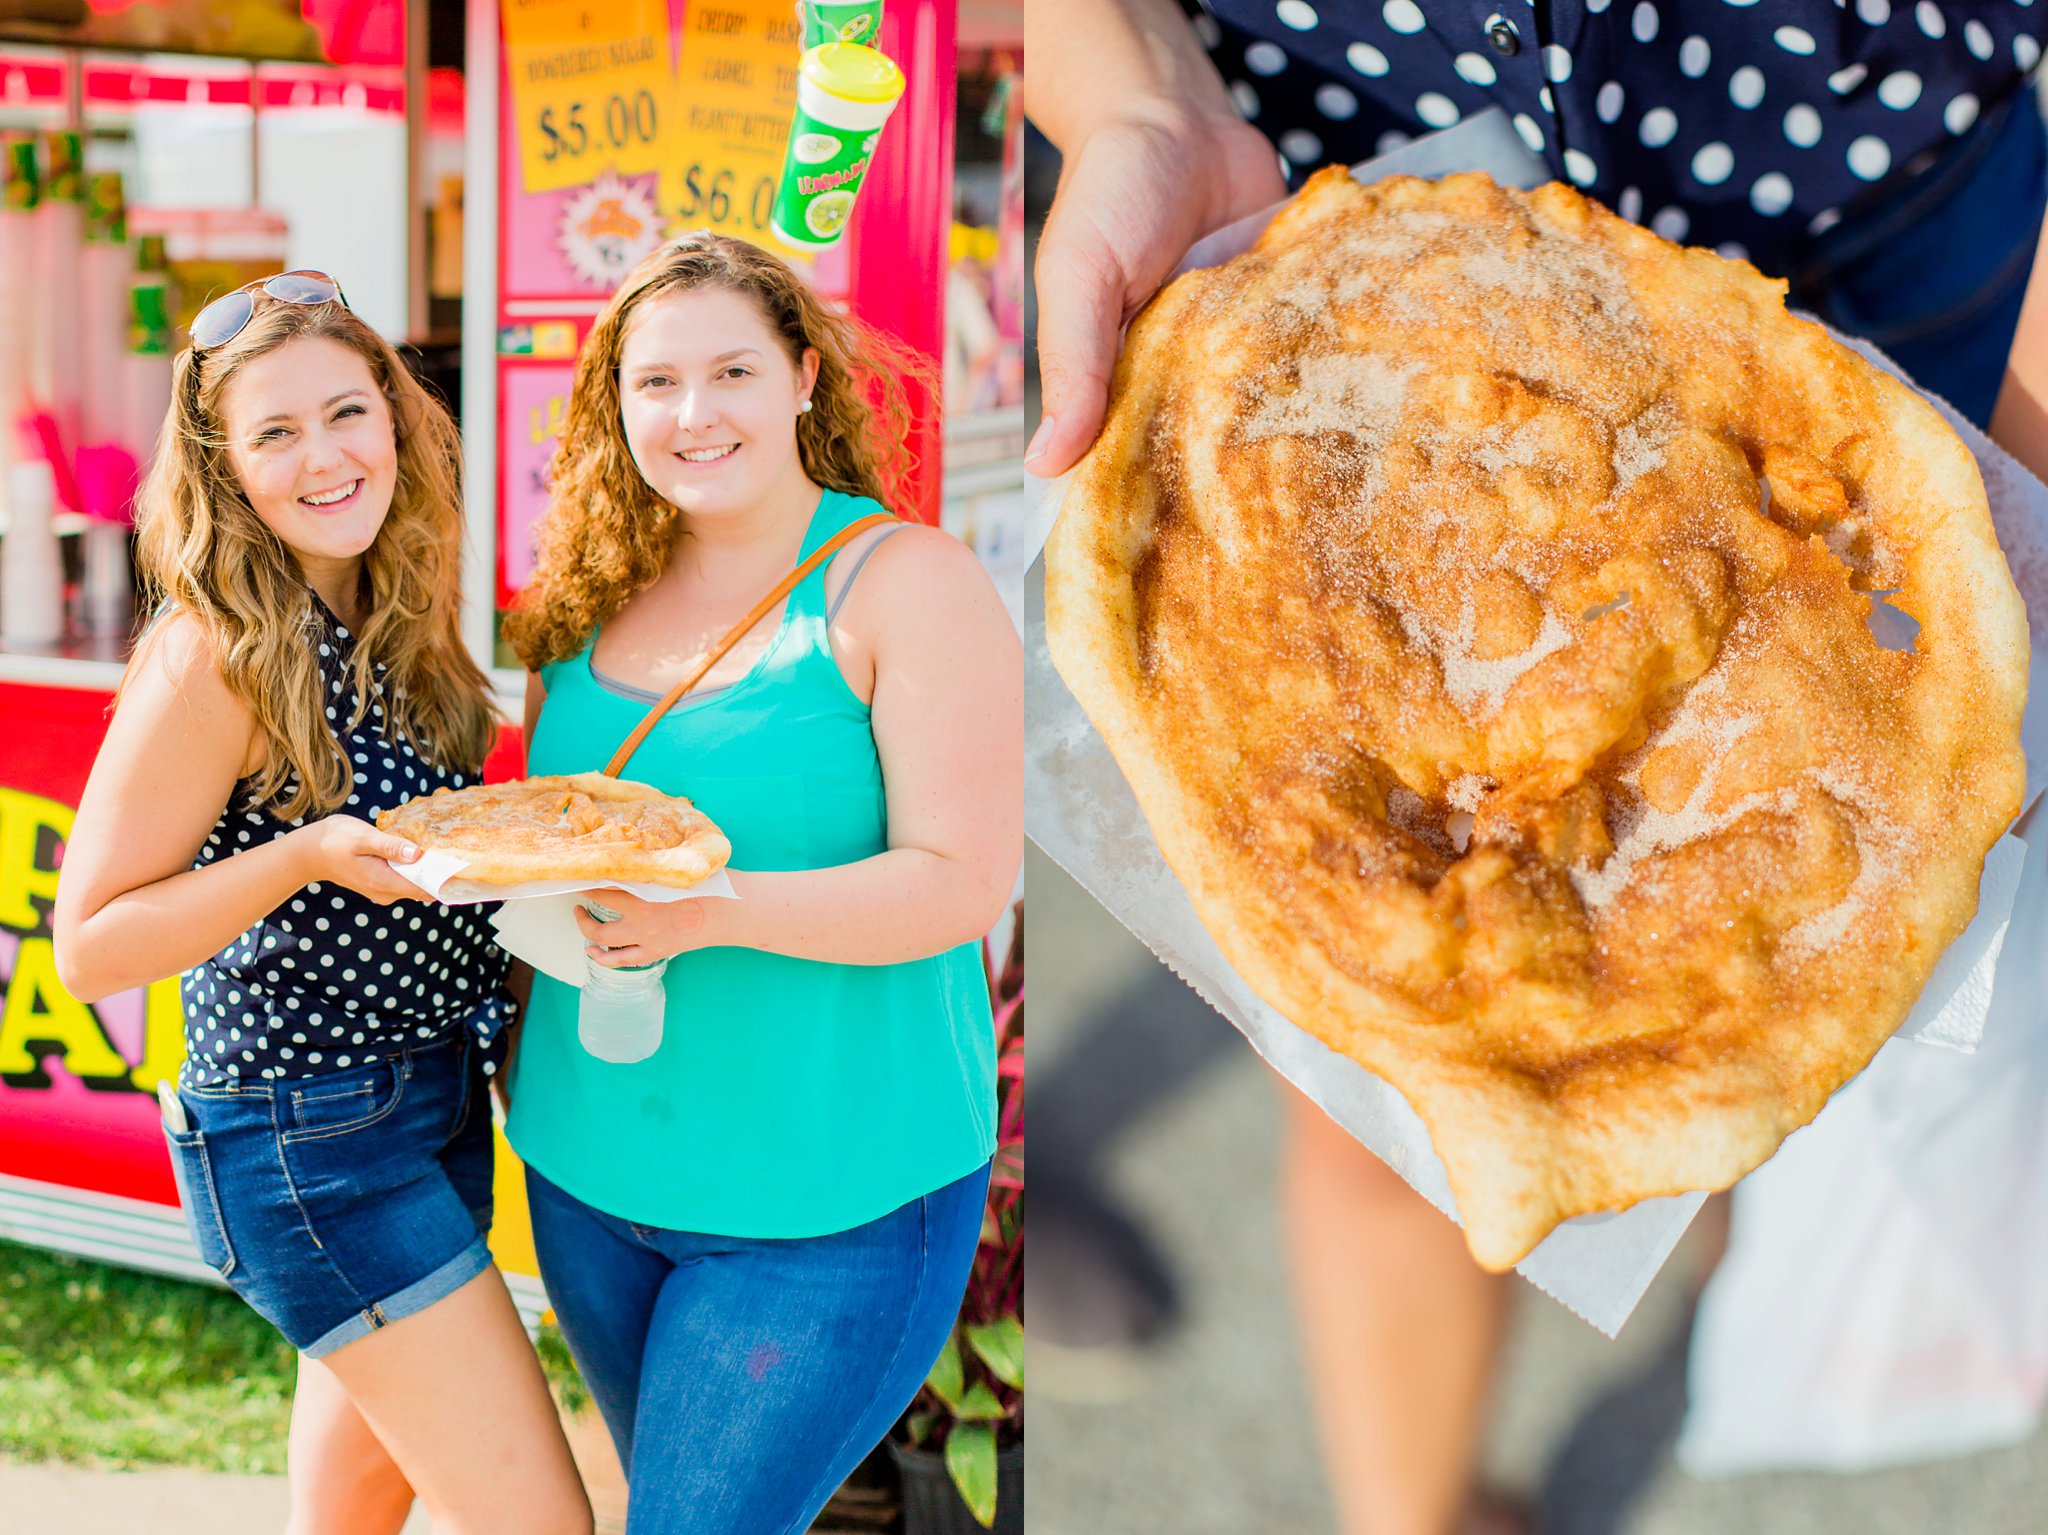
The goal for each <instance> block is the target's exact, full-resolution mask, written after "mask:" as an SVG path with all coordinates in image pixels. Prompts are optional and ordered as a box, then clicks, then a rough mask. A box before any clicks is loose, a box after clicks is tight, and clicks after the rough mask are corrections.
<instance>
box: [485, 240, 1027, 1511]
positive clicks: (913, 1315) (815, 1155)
mask: <svg viewBox="0 0 2048 1535" xmlns="http://www.w3.org/2000/svg"><path fill="white" fill-rule="evenodd" d="M904 367H905V363H904V361H903V359H902V358H901V357H900V356H899V355H898V354H897V353H896V351H895V350H894V349H893V348H891V347H890V346H888V345H887V344H886V343H884V342H883V341H881V339H880V338H878V337H876V336H874V335H872V334H871V333H869V332H867V331H866V330H865V329H864V328H862V327H861V326H860V325H858V324H857V323H855V322H853V321H852V320H849V319H847V318H845V317H843V316H840V315H836V314H834V313H833V312H832V311H831V310H830V309H829V308H827V306H826V305H825V304H824V303H823V302H821V301H820V300H819V299H818V297H817V296H816V295H815V294H814V293H812V292H811V291H810V290H809V288H807V287H806V286H805V284H804V283H803V281H802V280H801V279H800V278H798V277H797V276H796V274H795V273H793V272H792V271H791V270H790V269H789V268H788V267H787V266H785V265H784V264H783V263H782V262H780V261H777V260H776V259H774V258H773V257H771V256H769V255H767V254H766V253H764V252H762V251H760V250H757V249H755V248H754V247H753V246H750V245H747V244H745V243H743V242H741V241H737V240H731V239H726V238H722V237H719V236H715V235H710V234H702V233H700V234H694V235H691V236H688V237H686V238H684V239H683V240H680V241H678V242H676V243H675V244H673V245H669V246H666V247H664V248H662V249H661V250H659V251H657V252H655V253H654V254H653V255H651V256H649V257H648V258H647V259H646V260H645V261H643V262H642V263H641V264H640V266H639V267H637V268H636V269H635V270H634V271H633V272H632V273H631V274H630V275H629V276H628V277H627V279H626V281H625V283H624V285H623V286H622V287H621V288H620V289H619V291H618V292H617V294H615V295H614V297H613V298H612V300H611V301H610V303H609V304H608V305H607V306H606V308H605V310H604V312H603V313H602V314H601V315H599V317H598V319H597V322H596V324H595V326H594V327H593V329H592V332H591V335H590V338H589V340H588V342H587V343H586V345H585V348H584V352H583V355H582V358H581V360H580V361H579V363H578V365H577V370H576V378H575V384H574V388H573V391H572V394H571V397H570V402H569V409H568V414H567V419H566V421H565V423H564V431H563V441H562V445H561V448H560V449H559V451H558V453H557V455H556V458H555V461H554V466H553V489H552V497H551V501H550V504H549V509H548V512H547V514H546V516H545V517H544V519H543V520H542V523H541V526H540V530H539V544H540V548H539V567H538V572H537V574H536V577H535V579H534V582H533V585H532V587H531V588H530V589H529V591H528V592H527V593H526V594H525V596H524V598H523V599H522V602H521V604H520V607H519V609H518V611H517V612H515V614H514V615H513V616H512V618H511V619H510V620H509V621H508V623H507V626H506V633H507V636H508V638H509V639H510V640H511V642H512V644H513V645H514V646H515V648H516V649H517V650H518V652H519V654H520V655H521V657H522V658H523V659H524V660H525V662H526V663H527V665H528V667H529V668H530V672H529V680H528V693H527V727H528V742H529V768H530V771H532V772H534V773H537V774H541V773H569V772H577V771H584V770H589V769H592V768H597V767H602V766H603V765H604V764H605V763H606V761H607V760H608V759H609V758H610V757H611V755H612V753H613V752H614V751H615V750H616V749H617V748H618V746H619V745H620V743H621V742H622V741H624V740H625V738H626V737H627V736H628V735H629V734H630V733H631V732H632V731H633V729H634V727H635V726H637V725H638V724H639V723H640V721H641V719H642V717H643V716H644V715H645V714H646V712H647V710H648V708H649V706H650V704H651V703H653V702H654V701H656V700H658V699H659V698H660V697H661V696H662V694H663V693H664V692H665V691H666V690H667V689H668V688H669V687H670V685H671V684H672V683H674V682H675V681H677V680H679V679H680V678H681V677H682V676H683V675H684V674H685V673H686V672H687V671H688V670H690V668H691V666H692V663H694V662H698V661H700V660H701V659H702V658H703V657H704V656H706V655H707V654H709V653H710V652H711V650H712V648H713V647H714V645H715V643H716V642H717V641H718V640H719V639H720V637H721V636H723V635H724V634H726V632H727V631H728V630H729V629H731V628H733V627H734V626H735V625H736V624H737V623H739V621H740V620H742V619H743V618H744V617H745V615H747V614H748V612H749V611H750V610H751V609H752V608H753V607H754V606H755V604H756V603H757V601H758V600H759V599H761V598H762V597H763V596H764V594H766V593H768V592H770V591H771V590H773V589H774V588H775V586H776V584H777V582H778V581H779V580H780V579H781V578H782V577H783V576H785V575H786V574H788V573H789V572H790V571H791V570H793V569H795V568H796V567H797V566H798V565H799V563H800V562H802V561H803V560H805V559H806V558H807V557H809V556H811V555H813V554H815V553H817V552H819V551H821V550H824V549H825V548H826V547H827V546H828V544H829V543H830V541H831V540H832V539H833V538H834V537H835V535H838V534H840V533H841V532H842V531H844V530H846V529H849V528H851V527H854V526H855V525H856V524H860V523H862V522H863V520H864V519H867V518H871V517H873V516H874V515H875V514H877V513H879V512H880V511H881V510H882V503H883V502H885V501H886V499H887V497H888V494H889V484H890V482H891V480H892V479H894V478H897V477H898V476H899V475H900V471H901V468H902V465H901V461H900V459H898V458H896V457H895V455H899V454H900V453H901V452H902V448H901V444H902V442H903V439H904V436H905V431H904V426H905V421H906V419H907V418H906V414H905V411H904V407H903V403H902V392H901V386H900V375H901V373H902V371H903V369H904ZM892 471H894V472H892ZM1022 730H1023V719H1022V662H1021V653H1020V647H1019V644H1018V638H1017V634H1016V631H1015V629H1014V627H1013V626H1012V624H1011V622H1010V620H1009V618H1008V616H1007V615H1006V614H1005V612H1004V611H1003V608H1002V605H1001V603H1000V601H999V600H998V598H997V596H996V593H995V591H994V589H993V587H992V586H991V584H990V582H989V580H988V578H987V577H986V575H985V574H984V573H983V572H982V570H981V567H980V566H979V564H978V563H977V562H976V561H975V559H974V557H973V556H972V555H971V554H970V553H969V552H968V551H967V550H966V549H964V548H962V547H961V546H960V545H959V544H958V543H956V542H955V541H954V540H952V539H951V538H949V537H947V536H946V535H945V534H943V533H940V532H938V531H936V530H934V529H930V528H925V527H920V526H917V525H915V524H910V523H901V522H895V521H893V520H891V521H887V522H883V523H881V524H879V525H877V526H874V527H871V528H866V529H865V530H864V531H861V532H860V533H858V535H857V536H855V537H853V538H852V539H851V540H850V541H848V542H846V543H845V544H844V546H843V547H840V548H839V549H838V550H837V551H836V552H835V553H832V554H831V555H830V556H829V558H827V559H825V560H824V561H823V562H822V563H821V564H820V565H819V566H818V567H817V568H816V569H814V570H813V571H812V572H811V573H810V574H809V575H807V576H806V577H805V578H804V579H803V580H802V581H800V582H799V583H798V584H797V585H796V586H795V588H794V589H793V590H792V591H791V593H790V595H789V596H788V598H787V600H786V601H784V602H783V603H781V604H780V605H779V607H777V608H776V609H775V610H774V611H772V612H770V613H769V614H768V615H767V616H766V617H765V618H764V619H763V620H762V621H761V622H760V623H758V624H756V625H755V626H754V627H753V628H752V629H751V630H749V631H748V632H747V634H746V636H745V637H744V638H743V639H741V640H740V641H739V642H738V643H737V644H736V645H735V646H734V647H733V648H732V649H731V650H730V651H728V652H727V653H725V655H724V656H723V657H722V658H721V659H719V660H718V661H717V663H716V664H715V665H714V666H713V667H712V668H711V670H710V672H709V673H708V674H707V675H706V676H705V677H704V678H703V680H702V681H701V682H700V683H699V684H698V686H697V687H696V688H695V690H694V691H692V692H690V693H689V694H688V695H686V696H685V697H684V698H683V700H682V701H681V702H680V703H679V704H678V705H676V706H675V707H674V708H673V709H672V710H671V711H670V712H669V713H668V714H667V715H665V716H664V717H663V718H662V720H661V721H660V723H659V724H657V725H656V726H655V727H654V729H653V731H652V733H651V734H650V735H649V736H648V737H647V738H646V740H645V742H644V743H643V744H642V745H641V746H640V747H639V748H638V750H637V752H636V753H635V754H634V756H633V757H632V760H631V762H630V764H629V766H628V767H627V768H626V770H625V773H626V776H628V777H631V778H634V779H638V780H642V781H645V782H648V783H651V784H653V785H655V786H656V787H658V788H660V789H662V790H664V791H666V792H669V793H675V794H683V795H687V796H688V797H689V798H691V799H693V800H695V801H696V802H697V804H698V805H699V806H700V807H701V808H702V809H703V810H704V811H705V812H706V813H707V814H709V815H710V816H711V818H712V819H713V820H714V821H716V822H717V823H718V824H719V826H720V827H721V828H722V829H723V830H724V831H725V833H726V834H727V836H728V837H729V838H730V839H731V841H732V846H733V858H732V862H733V866H734V872H733V874H732V882H733V885H734V887H735V889H736V890H737V892H738V894H739V896H740V899H738V900H736V901H727V900H717V899H702V900H691V901H679V902H671V903H666V904H652V903H647V902H642V901H637V900H635V899H634V898H632V897H631V896H629V895H626V894H624V893H623V892H610V893H601V894H600V897H599V898H600V899H601V900H602V902H603V903H604V904H605V905H606V906H608V907H610V908H612V909H613V910H615V911H617V912H619V913H621V915H620V916H619V917H618V919H617V920H616V921H611V922H607V923H605V924H602V925H600V924H599V923H597V922H595V921H594V920H591V919H590V918H589V917H587V916H584V917H582V918H581V919H580V920H581V921H582V922H583V925H584V932H585V936H586V938H587V940H588V941H589V946H590V947H589V953H590V957H591V960H592V962H593V963H596V964H599V965H604V966H611V967H643V966H647V965H651V964H654V963H656V962H659V961H666V962H667V969H666V974H665V978H664V982H665V987H666V1019H665V1026H664V1030H663V1037H662V1041H661V1044H660V1046H659V1048H658V1049H657V1050H656V1052H655V1053H654V1054H653V1055H652V1056H650V1057H649V1058H648V1059H646V1060H644V1061H641V1062H638V1063H635V1064H632V1065H617V1064H610V1063H607V1062H604V1061H600V1060H597V1059H595V1058H593V1057H592V1056H590V1055H588V1054H586V1053H585V1052H583V1051H582V1050H581V1049H580V1048H579V1047H578V1044H577V1035H576V1022H577V993H576V991H575V990H574V989H573V988H571V987H569V986H565V985H562V984H561V983H559V982H556V981H553V980H551V979H549V978H548V977H546V976H539V977H536V979H535V982H534V991H533V997H532V1002H531V1005H530V1008H529V1011H528V1015H527V1018H526V1022H525V1026H524V1032H525V1037H524V1039H523V1041H522V1043H521V1046H520V1065H519V1075H518V1081H517V1084H516V1091H515V1093H514V1095H513V1105H512V1113H511V1119H510V1123H509V1126H508V1132H509V1134H510V1136H511V1139H512V1142H513V1145H514V1146H515V1147H516V1148H517V1149H518V1151H519V1152H520V1154H521V1155H522V1156H523V1157H524V1158H525V1159H526V1162H527V1167H528V1190H529V1195H530V1200H531V1204H532V1209H533V1222H534V1234H535V1239H536V1244H537V1246H538V1248H539V1252H540V1259H541V1267H542V1273H543V1276H544V1278H545V1279H546V1281H547V1285H548V1291H549V1294H550V1296H551V1298H552V1299H553V1301H554V1304H555V1308H556V1312H557V1314H558V1315H559V1317H560V1318H561V1322H562V1328H563V1332H564V1334H565V1336H566V1337H567V1338H568V1340H569V1345H570V1348H571V1350H572V1351H573V1352H574V1354H575V1356H576V1359H577V1362H578V1363H579V1364H580V1365H581V1367H582V1369H583V1371H584V1374H585V1376H586V1378H587V1379H588V1380H589V1382H590V1385H591V1389H592V1393H593V1395H594V1396H595V1397H596V1399H597V1402H598V1405H599V1407H600V1409H601V1410H602V1411H603V1413H604V1416H605V1420H606V1422H607V1424H608V1425H609V1427H610V1429H611V1432H612V1436H613V1438H614V1440H615V1441H616V1443H617V1445H618V1448H619V1452H620V1456H621V1458H622V1460H623V1461H624V1462H625V1464H626V1467H627V1472H628V1478H629V1482H630V1485H631V1500H632V1501H631V1514H630V1518H631V1521H632V1527H633V1529H634V1531H635V1532H636V1535H670V1532H681V1531H689V1532H693V1535H702V1532H712V1531H721V1532H722V1531H733V1532H747V1535H754V1532H760V1531H769V1530H801V1529H803V1528H804V1527H805V1526H806V1525H807V1524H808V1523H809V1521H810V1519H811V1518H812V1516H813V1515H815V1513H816V1512H817V1510H818V1508H819V1507H820V1506H821V1505H822V1504H823V1503H824V1501H825V1499H826V1498H827V1497H828V1496H829V1495H830V1493H831V1492H832V1490H833V1488H834V1487H836V1486H837V1485H838V1483H839V1482H840V1480H842V1479H843V1478H844V1477H845V1475H846V1473H847V1472H848V1471H849V1470H850V1469H851V1468H852V1467H853V1466H854V1464H855V1463H857V1462H858V1461H859V1460H860V1458H861V1457H862V1456H863V1455H864V1454H865V1453H866V1452H867V1451H868V1449H870V1448H871V1447H872V1446H873V1445H874V1444H875V1443H876V1442H877V1441H878V1440H879V1439H880V1438H881V1437H882V1435H883V1434H884V1433H885V1432H886V1431H887V1430H888V1428H889V1426H890V1424H891V1423H892V1422H893V1421H894V1420H895V1418H896V1416H897V1414H898V1413H900V1412H901V1411H902V1409H903V1408H904V1406H905V1405H906V1404H907V1403H908V1402H909V1401H910V1398H911V1396H912V1395H913V1394H914V1393H915V1391H916V1389H917V1387H918V1384H919V1382H920V1381H921V1380H922V1379H923V1377H924V1375H925V1373H926V1371H927V1370H928V1369H929V1368H930V1365H931V1363H932V1361H933V1359H934V1358H935V1357H936V1356H937V1354H938V1352H939V1349H940V1347H941V1345H942V1344H943V1342H944V1340H945V1338H946V1335H947V1333H948V1330H949V1329H950V1326H951V1323H952V1320H953V1318H954V1315H955V1313H956V1312H957V1310H958V1306H959V1302H960V1296H961V1293H962V1290H963V1288H964V1286H965V1283H966V1278H967V1271H968V1266H969V1263H970V1261H971V1259H972V1257H973V1253H974V1248H975V1244H976V1241H977V1238H978V1234H979V1231H980V1227H981V1217H982V1208H983V1202H984V1195H985V1189H986V1187H987V1181H988V1162H989V1157H990V1155H991V1154H992V1152H993V1150H994V1145H995V1138H994V1131H995V1124H994V1091H993V1088H994V1040H993V1035H992V1031H991V1026H990V1017H989V1006H988V996H987V990H986V984H985V981H984V978H983V972H982V967H981V962H980V953H979V940H980V938H981V937H982V935H983V934H985V933H986V932H987V931H988V929H989V928H990V927H991V926H993V925H994V923H995V921H996V919H997V917H998V916H999V914H1000V913H1001V911H1002V910H1003V907H1004V905H1005V903H1006V901H1007V899H1008V896H1009V892H1010V890H1011V887H1012V884H1013V882H1014V880H1015V877H1016V871H1017V865H1018V862H1019V859H1020V856H1021V852H1022V797H1023V796H1022V784H1021V774H1022V767H1021V764H1022V749H1023V743H1022Z"/></svg>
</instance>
